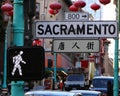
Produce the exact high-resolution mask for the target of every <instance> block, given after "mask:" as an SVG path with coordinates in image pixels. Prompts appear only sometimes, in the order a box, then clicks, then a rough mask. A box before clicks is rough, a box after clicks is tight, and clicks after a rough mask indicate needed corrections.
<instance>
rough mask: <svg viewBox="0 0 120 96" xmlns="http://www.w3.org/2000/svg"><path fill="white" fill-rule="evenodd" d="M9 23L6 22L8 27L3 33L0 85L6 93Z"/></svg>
mask: <svg viewBox="0 0 120 96" xmlns="http://www.w3.org/2000/svg"><path fill="white" fill-rule="evenodd" d="M10 28H11V21H10V20H9V21H8V25H7V28H6V31H5V42H4V71H3V84H2V92H3V93H7V91H8V89H7V59H6V58H7V47H8V42H7V41H8V32H10Z"/></svg>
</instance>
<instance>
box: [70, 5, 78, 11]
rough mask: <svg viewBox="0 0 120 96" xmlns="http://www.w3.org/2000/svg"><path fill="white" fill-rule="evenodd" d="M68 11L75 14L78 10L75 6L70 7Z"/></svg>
mask: <svg viewBox="0 0 120 96" xmlns="http://www.w3.org/2000/svg"><path fill="white" fill-rule="evenodd" d="M69 10H70V11H73V12H77V11H78V10H79V9H78V8H77V7H76V6H75V5H71V6H70V7H69Z"/></svg>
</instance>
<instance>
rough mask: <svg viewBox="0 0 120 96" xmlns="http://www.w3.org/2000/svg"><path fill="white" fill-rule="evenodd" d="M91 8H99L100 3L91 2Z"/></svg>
mask: <svg viewBox="0 0 120 96" xmlns="http://www.w3.org/2000/svg"><path fill="white" fill-rule="evenodd" d="M90 7H91V9H93V10H95V11H96V10H98V9H100V5H99V4H97V3H93V4H92V5H91V6H90Z"/></svg>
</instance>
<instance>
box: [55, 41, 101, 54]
mask: <svg viewBox="0 0 120 96" xmlns="http://www.w3.org/2000/svg"><path fill="white" fill-rule="evenodd" d="M99 49H100V44H99V40H91V39H90V40H84V39H82V40H68V39H65V40H56V39H54V41H53V51H54V52H99Z"/></svg>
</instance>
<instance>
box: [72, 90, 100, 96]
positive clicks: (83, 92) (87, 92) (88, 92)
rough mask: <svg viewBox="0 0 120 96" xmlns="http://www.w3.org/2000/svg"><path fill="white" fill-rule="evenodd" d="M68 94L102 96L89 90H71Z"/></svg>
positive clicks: (98, 92)
mask: <svg viewBox="0 0 120 96" xmlns="http://www.w3.org/2000/svg"><path fill="white" fill-rule="evenodd" d="M70 92H75V93H78V92H80V93H81V94H82V96H102V94H101V92H100V91H91V90H71V91H70Z"/></svg>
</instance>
